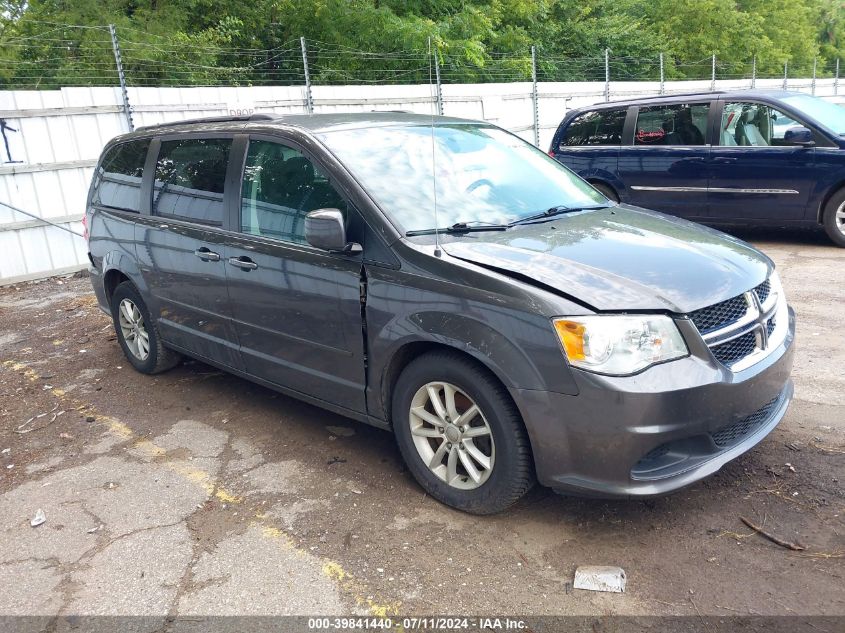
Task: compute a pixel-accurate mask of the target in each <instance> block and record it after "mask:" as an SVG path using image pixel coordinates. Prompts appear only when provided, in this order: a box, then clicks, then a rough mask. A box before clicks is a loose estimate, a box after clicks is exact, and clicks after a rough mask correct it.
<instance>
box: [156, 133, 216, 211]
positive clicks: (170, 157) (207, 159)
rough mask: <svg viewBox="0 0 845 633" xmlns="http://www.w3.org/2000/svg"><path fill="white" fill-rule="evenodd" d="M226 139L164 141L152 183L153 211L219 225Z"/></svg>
mask: <svg viewBox="0 0 845 633" xmlns="http://www.w3.org/2000/svg"><path fill="white" fill-rule="evenodd" d="M231 146H232V141H231V140H230V139H198V138H189V139H182V140H178V141H164V142H162V144H161V149H160V150H159V154H158V161H157V162H156V171H155V186H154V187H153V215H161V216H170V217H174V218H176V219H179V220H187V221H190V222H198V223H200V224H208V225H211V226H222V225H223V183H224V181H225V179H226V166H227V164H228V162H229V149H230V148H231Z"/></svg>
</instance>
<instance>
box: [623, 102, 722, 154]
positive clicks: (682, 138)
mask: <svg viewBox="0 0 845 633" xmlns="http://www.w3.org/2000/svg"><path fill="white" fill-rule="evenodd" d="M709 112H710V104H709V103H677V104H673V105H660V106H645V107H641V108H640V111H639V114H638V115H637V127H636V130H637V131H636V133H635V134H634V145H704V142H705V138H706V131H707V116H708V114H709Z"/></svg>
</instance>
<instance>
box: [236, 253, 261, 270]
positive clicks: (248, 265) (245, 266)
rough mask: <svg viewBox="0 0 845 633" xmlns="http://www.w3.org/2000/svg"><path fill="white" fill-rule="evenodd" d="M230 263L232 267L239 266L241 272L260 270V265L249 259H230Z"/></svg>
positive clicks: (242, 257)
mask: <svg viewBox="0 0 845 633" xmlns="http://www.w3.org/2000/svg"><path fill="white" fill-rule="evenodd" d="M229 263H230V264H231V265H232V266H237V267H238V268H240V269H241V270H255V269H256V268H258V264H256V263H255V262H254V261H252V260H251V259H250V258H249V257H244V256H241V257H230V258H229Z"/></svg>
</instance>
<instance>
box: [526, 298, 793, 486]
mask: <svg viewBox="0 0 845 633" xmlns="http://www.w3.org/2000/svg"><path fill="white" fill-rule="evenodd" d="M794 339H795V315H794V313H793V311H792V310H791V309H790V310H789V330H788V333H787V335H786V338H785V339H784V340H783V342H782V343H781V344H780V345H779V346H777V347H776V348H774V349H773V350H772V351H771V353H770V354H769V355H768V356H767V357H766V358H765V359H763V360H761V361H760V362H758V363H757V364H755V365H753V366H752V367H749V368H748V369H746V370H743V371H741V372H737V373H734V372H732V371H730V370H728V369H726V368H725V367H723V366H722V365H720V364H718V363H717V362H715V361H714V360H712V359H708V358H706V357H704V355H695V354H694V355H692V356H689V357H687V358H683V359H680V360H678V361H674V362H670V363H665V364H663V365H657V366H654V367H652V368H650V369H648V370H647V371H645V372H643V373H641V374H638V375H635V376H626V377H609V376H599V375H596V374H591V373H588V372H584V371H580V370H576V369H573V370H572V372H573V375H574V377H575V381H576V383H577V385H578V390H579V393H578V395H576V396H572V395H565V394H558V393H552V392H545V391H533V390H520V389H513V390H511V394H512V396H513V398H514V400H515V401H516V403H517V406H518V407H519V409H520V411H521V412H522V415H523V419H524V420H525V424H526V427H527V429H528V434H529V436H530V438H531V444H532V448H533V451H534V462H535V467H536V471H537V477H538V479H539V481H540V483H541V484H543V485H545V486H550V487H552V488H554V489H556V490H559V491H561V492H568V493H574V494H582V495H587V496H592V497H646V496H654V495H662V494H666V493H669V492H672V491H674V490H677V489H679V488H683V487H684V486H688V485H690V484H692V483H694V482H696V481H698V480H700V479H702V478H704V477H706V476H708V475H710V474H712V473H714V472H716V471H717V470H719V469H720V468H721V467H722V466H723V465H724V464H726V463H727V462H729V461H731V460H732V459H734V458H736V457H737V456H739V455H741V454H742V453H744V452H746V451H747V450H749V449H750V448H752V447H753V446H754V445H756V444H757V443H758V442H760V441H761V440H762V439H763V438H764V437H766V435H768V434H769V433H770V432H771V431H772V429H774V428H775V426H777V424H778V423H779V422H780V421H781V419H783V416H784V415H785V414H786V410H787V407H788V405H789V402H790V401H791V399H792V392H793V386H792V381H791V380H790V378H789V375H790V372H791V370H792V360H793V352H794V346H793V342H794Z"/></svg>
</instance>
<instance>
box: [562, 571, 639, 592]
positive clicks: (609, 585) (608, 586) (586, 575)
mask: <svg viewBox="0 0 845 633" xmlns="http://www.w3.org/2000/svg"><path fill="white" fill-rule="evenodd" d="M625 582H626V578H625V570H624V569H622V568H621V567H606V566H602V565H585V566H583V567H578V568H577V569H576V570H575V582H574V583H573V584H572V586H573V587H574V588H575V589H587V590H588V591H608V592H611V593H623V592H624V591H625Z"/></svg>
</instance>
